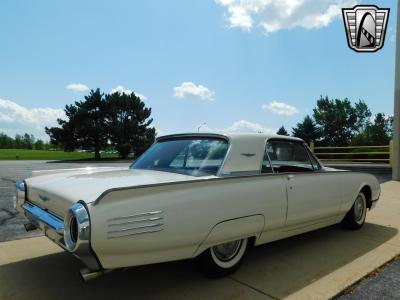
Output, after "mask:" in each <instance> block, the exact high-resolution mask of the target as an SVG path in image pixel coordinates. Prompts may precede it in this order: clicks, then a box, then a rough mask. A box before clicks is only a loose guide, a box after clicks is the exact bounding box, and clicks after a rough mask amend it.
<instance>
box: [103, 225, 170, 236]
mask: <svg viewBox="0 0 400 300" xmlns="http://www.w3.org/2000/svg"><path fill="white" fill-rule="evenodd" d="M162 225H164V224H163V223H154V224H147V225H143V226H137V227H130V228H123V229H119V230H111V231H108V232H107V233H108V234H113V233H120V232H125V231H130V230H137V229H143V228H152V227H159V226H162Z"/></svg>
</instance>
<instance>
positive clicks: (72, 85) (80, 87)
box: [65, 83, 89, 92]
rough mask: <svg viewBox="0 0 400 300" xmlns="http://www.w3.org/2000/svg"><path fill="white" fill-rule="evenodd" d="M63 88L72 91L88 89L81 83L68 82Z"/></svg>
mask: <svg viewBox="0 0 400 300" xmlns="http://www.w3.org/2000/svg"><path fill="white" fill-rule="evenodd" d="M65 88H66V89H67V90H71V91H74V92H85V91H88V90H89V88H88V86H87V85H85V84H83V83H70V84H68V85H67V86H66V87H65Z"/></svg>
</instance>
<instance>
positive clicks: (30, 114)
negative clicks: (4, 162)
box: [0, 99, 65, 140]
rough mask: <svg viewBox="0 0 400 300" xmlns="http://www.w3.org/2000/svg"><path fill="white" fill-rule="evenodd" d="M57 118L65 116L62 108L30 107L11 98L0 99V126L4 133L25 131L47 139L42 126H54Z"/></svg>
mask: <svg viewBox="0 0 400 300" xmlns="http://www.w3.org/2000/svg"><path fill="white" fill-rule="evenodd" d="M58 118H61V119H64V118H65V113H64V110H62V109H54V108H48V107H47V108H31V109H30V108H26V107H24V106H21V105H19V104H17V103H15V102H13V101H11V100H4V99H0V127H1V128H2V130H3V131H4V132H5V133H6V134H10V135H14V134H15V133H25V132H27V133H32V134H34V135H35V136H36V137H39V138H42V139H46V140H47V139H48V137H47V135H46V134H45V133H44V127H45V126H48V127H51V126H56V125H57V119H58Z"/></svg>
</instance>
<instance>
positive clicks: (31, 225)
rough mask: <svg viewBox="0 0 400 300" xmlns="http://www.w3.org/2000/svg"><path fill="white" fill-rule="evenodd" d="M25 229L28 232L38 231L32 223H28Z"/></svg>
mask: <svg viewBox="0 0 400 300" xmlns="http://www.w3.org/2000/svg"><path fill="white" fill-rule="evenodd" d="M24 227H25V230H26V231H32V230H36V229H37V227H36V225H34V224H32V223H26V224H24Z"/></svg>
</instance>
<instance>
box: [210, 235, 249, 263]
mask: <svg viewBox="0 0 400 300" xmlns="http://www.w3.org/2000/svg"><path fill="white" fill-rule="evenodd" d="M241 245H242V241H241V240H240V241H233V242H229V243H225V244H221V245H217V246H214V247H212V251H213V252H214V254H215V256H216V257H217V258H218V259H219V260H221V261H228V260H231V259H232V258H234V257H235V256H236V255H237V254H238V252H239V249H240V246H241Z"/></svg>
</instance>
